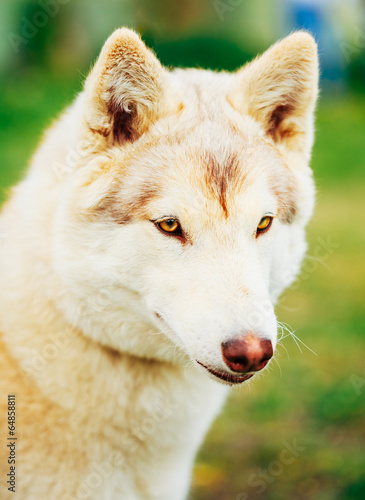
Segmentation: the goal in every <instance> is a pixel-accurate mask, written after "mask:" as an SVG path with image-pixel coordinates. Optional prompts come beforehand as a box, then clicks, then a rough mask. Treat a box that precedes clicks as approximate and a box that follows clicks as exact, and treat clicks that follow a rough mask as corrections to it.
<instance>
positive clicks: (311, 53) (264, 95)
mask: <svg viewBox="0 0 365 500" xmlns="http://www.w3.org/2000/svg"><path fill="white" fill-rule="evenodd" d="M237 78H238V80H239V83H238V85H237V83H236V84H235V90H234V92H233V93H232V95H231V96H230V99H231V102H232V104H233V105H234V107H235V108H237V109H239V110H240V111H242V112H245V113H248V114H249V115H250V116H252V117H253V118H255V119H256V120H257V121H258V122H260V124H261V125H262V126H263V128H264V131H265V133H266V134H267V135H268V136H270V137H271V138H272V139H273V140H274V141H275V142H276V143H280V144H283V145H284V147H287V148H289V149H291V150H294V151H297V152H301V153H304V154H306V155H309V154H310V150H311V147H312V142H313V137H312V136H313V113H314V107H315V103H316V99H317V95H318V53H317V45H316V42H315V41H314V39H313V37H312V36H311V35H309V34H308V33H306V32H304V31H299V32H296V33H293V34H292V35H289V36H288V37H286V38H284V39H283V40H281V41H279V42H278V43H276V44H275V45H273V46H272V47H271V48H269V49H268V50H267V51H266V52H265V53H264V54H263V55H262V56H260V57H258V58H257V59H255V60H254V61H252V62H251V63H249V64H248V65H246V66H244V67H243V68H242V69H241V70H239V71H238V73H237Z"/></svg>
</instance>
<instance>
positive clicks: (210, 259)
mask: <svg viewBox="0 0 365 500" xmlns="http://www.w3.org/2000/svg"><path fill="white" fill-rule="evenodd" d="M317 93H318V56H317V47H316V43H315V41H314V39H313V37H312V36H311V35H310V34H308V33H307V32H302V31H299V32H295V33H292V34H291V35H289V36H288V37H286V38H284V39H283V40H281V41H279V42H277V43H276V44H275V45H273V46H272V47H271V48H269V49H268V50H267V51H266V52H265V53H264V54H263V55H261V56H259V57H257V58H256V59H255V60H253V61H252V62H250V63H248V64H246V65H244V66H243V67H242V68H241V69H239V70H237V71H236V72H235V73H227V72H214V71H208V70H200V69H199V70H197V69H175V70H171V71H170V70H168V69H166V68H164V67H163V66H162V65H161V64H160V62H159V61H158V59H157V58H156V56H155V55H154V53H153V52H152V51H151V50H149V49H148V48H147V47H146V46H145V44H144V43H143V41H142V40H141V38H140V37H139V36H138V35H137V34H136V33H135V32H134V31H131V30H129V29H126V28H122V29H118V30H116V31H115V32H114V33H113V34H112V35H111V36H110V38H109V39H108V40H107V41H106V43H105V45H104V47H103V48H102V50H101V53H100V56H99V58H98V59H97V62H96V64H95V65H94V67H93V69H92V70H91V72H90V74H89V76H88V77H87V79H86V82H85V86H84V90H83V91H82V92H81V93H80V95H79V96H78V97H77V98H76V100H75V102H74V103H73V104H72V105H71V106H70V107H69V108H68V109H67V110H66V111H65V112H64V113H63V114H62V116H61V117H60V119H59V120H58V121H57V122H56V123H55V124H54V125H53V126H52V127H51V128H50V130H48V132H47V133H46V135H45V138H44V140H43V142H42V144H41V146H40V147H39V149H38V151H37V152H36V153H35V155H34V158H33V160H32V163H31V166H30V168H29V169H28V171H27V173H26V175H25V177H24V179H23V180H22V181H21V182H20V183H19V184H18V185H17V186H16V187H15V188H14V189H13V191H12V193H11V196H10V197H9V200H8V201H7V202H6V203H5V205H4V207H3V209H2V213H1V216H0V232H1V233H2V235H3V238H2V242H1V245H0V254H1V259H0V268H1V274H0V275H1V277H2V283H3V286H2V289H1V292H0V331H1V350H0V353H1V370H2V377H1V383H2V394H3V397H2V403H1V404H2V411H1V415H2V417H1V419H0V420H1V424H0V425H1V432H2V434H1V435H2V437H3V438H5V440H6V443H7V446H3V447H2V450H1V453H2V457H1V468H2V475H1V477H2V483H3V484H2V493H1V496H2V498H13V496H12V495H13V494H14V491H15V493H16V495H15V496H14V497H15V498H21V499H26V500H38V499H40V498H42V499H52V500H84V499H87V500H91V499H95V500H96V499H97V500H111V499H113V500H115V499H126V500H182V499H185V498H186V497H187V494H188V490H189V483H190V475H191V469H192V465H193V461H194V456H195V454H196V451H197V449H198V448H199V445H200V444H201V442H202V440H203V438H204V435H205V433H206V431H207V430H208V428H209V425H210V424H211V422H212V420H213V419H214V417H215V416H216V415H217V414H218V412H219V411H220V409H221V407H222V405H223V403H224V400H225V398H226V396H227V394H228V391H229V388H230V387H231V386H237V385H239V384H243V383H245V382H246V381H247V380H248V379H250V378H252V377H253V376H254V375H255V374H256V373H258V372H261V371H262V370H263V369H264V368H265V366H267V365H268V363H269V362H270V360H271V359H272V357H273V355H274V352H275V347H276V343H277V321H276V317H275V313H274V305H275V302H276V301H277V299H278V297H279V295H280V293H281V292H282V291H283V290H284V289H285V288H286V287H287V286H288V285H290V283H291V282H292V281H293V280H294V278H295V276H296V275H297V272H298V270H299V268H300V263H301V260H302V258H303V255H304V254H305V251H306V242H305V226H306V224H307V222H308V220H309V219H310V217H311V214H312V211H313V206H314V197H315V188H314V182H313V177H312V173H311V170H310V167H309V160H310V154H311V148H312V143H313V135H314V132H313V131H314V126H313V121H314V109H315V103H316V99H317ZM6 395H8V399H7V398H6ZM5 416H7V417H5ZM11 432H12V434H11Z"/></svg>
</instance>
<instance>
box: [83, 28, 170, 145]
mask: <svg viewBox="0 0 365 500" xmlns="http://www.w3.org/2000/svg"><path fill="white" fill-rule="evenodd" d="M165 81H166V71H165V70H164V68H163V67H162V66H161V64H160V62H159V61H158V60H157V58H156V57H155V55H154V54H153V53H152V51H150V50H149V49H147V47H146V46H145V44H144V43H143V42H142V40H141V39H140V38H139V36H138V35H137V34H136V33H135V32H134V31H132V30H129V29H126V28H121V29H118V30H116V31H115V32H114V33H113V34H112V35H111V36H110V37H109V38H108V40H107V41H106V42H105V44H104V47H103V48H102V50H101V53H100V56H99V58H98V60H97V61H96V64H95V66H94V67H93V69H92V71H91V73H90V74H89V76H88V78H87V80H86V84H85V98H86V102H85V114H84V134H86V136H87V140H88V141H89V140H90V141H94V142H95V143H96V144H103V143H107V144H113V143H117V142H118V143H122V142H125V141H133V140H135V139H137V138H138V137H139V136H141V135H142V134H143V133H144V132H145V131H146V130H147V129H148V127H149V125H150V124H151V123H152V122H153V121H155V120H156V118H157V117H158V116H159V114H160V112H161V108H162V106H163V102H162V101H163V94H164V87H165Z"/></svg>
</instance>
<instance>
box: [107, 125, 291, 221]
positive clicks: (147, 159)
mask: <svg viewBox="0 0 365 500" xmlns="http://www.w3.org/2000/svg"><path fill="white" fill-rule="evenodd" d="M285 168H286V167H285V165H284V163H283V161H282V159H281V157H280V155H279V154H278V153H277V152H276V151H275V149H274V148H273V147H272V146H271V145H270V144H268V143H266V142H265V141H264V140H263V139H262V138H260V137H258V136H257V135H253V134H252V133H247V134H244V133H242V132H238V131H232V130H231V129H230V128H229V127H228V126H227V125H226V124H220V123H214V122H211V121H209V120H205V121H201V122H200V123H197V124H196V126H195V127H191V128H190V130H185V131H183V130H182V129H179V131H178V132H177V133H172V134H163V135H161V136H160V137H159V138H156V137H154V138H153V140H151V139H150V140H147V141H146V142H144V143H141V144H140V146H139V147H137V148H136V149H135V150H134V151H133V152H132V154H131V155H128V158H127V159H126V161H124V162H123V171H122V172H121V176H120V179H119V183H118V184H119V189H118V194H117V206H118V209H117V210H116V211H115V213H118V214H119V216H120V217H121V221H127V220H130V219H134V218H143V219H146V218H151V217H154V216H159V215H178V216H184V214H185V216H186V217H187V216H188V214H191V213H194V214H195V215H197V214H198V213H199V214H200V217H203V218H204V214H205V215H206V214H209V217H212V216H213V215H214V216H215V217H216V218H219V219H227V218H228V217H229V216H231V215H233V214H234V213H237V212H239V211H240V208H241V206H242V203H241V201H244V194H245V192H247V190H249V189H250V190H251V191H252V190H254V191H256V192H258V193H259V194H260V196H261V197H265V196H266V198H267V197H268V196H269V195H270V193H271V194H272V195H273V196H279V195H280V196H285V193H287V192H288V186H287V184H288V179H289V176H285V175H283V171H284V170H285ZM259 201H260V200H257V202H259ZM280 203H282V202H281V201H280ZM283 203H284V205H287V206H288V205H290V203H289V201H288V199H286V200H285V201H284V202H283ZM256 204H257V206H258V209H259V206H260V205H259V203H256ZM115 206H116V205H115V204H114V207H115ZM122 214H123V215H122Z"/></svg>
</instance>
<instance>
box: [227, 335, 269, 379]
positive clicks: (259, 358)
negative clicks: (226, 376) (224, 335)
mask: <svg viewBox="0 0 365 500" xmlns="http://www.w3.org/2000/svg"><path fill="white" fill-rule="evenodd" d="M222 354H223V359H224V362H225V363H226V365H227V366H228V368H230V369H231V370H232V371H234V372H239V373H246V372H258V371H260V370H262V369H263V368H264V366H266V365H267V363H268V362H269V360H270V359H271V358H272V355H273V348H272V344H271V341H270V340H268V339H260V338H258V337H256V336H254V335H245V336H243V337H238V338H236V339H232V340H228V342H223V343H222Z"/></svg>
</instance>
